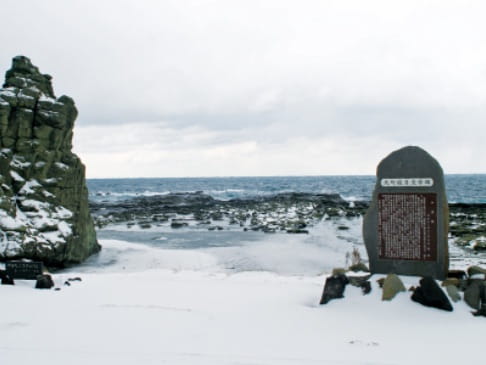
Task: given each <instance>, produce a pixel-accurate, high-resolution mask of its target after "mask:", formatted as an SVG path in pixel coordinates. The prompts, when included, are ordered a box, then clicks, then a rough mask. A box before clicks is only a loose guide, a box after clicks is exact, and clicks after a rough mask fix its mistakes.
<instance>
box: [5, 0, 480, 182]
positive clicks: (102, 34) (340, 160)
mask: <svg viewBox="0 0 486 365" xmlns="http://www.w3.org/2000/svg"><path fill="white" fill-rule="evenodd" d="M0 10H1V13H2V26H1V28H2V31H1V32H0V44H1V47H0V69H1V70H4V71H6V70H7V69H8V68H10V64H11V59H12V57H13V56H15V55H18V54H23V55H26V56H28V57H29V58H31V60H32V62H33V63H34V64H35V65H37V66H38V67H39V68H40V70H41V72H43V73H49V74H51V75H52V76H53V84H54V90H55V92H56V95H57V96H60V95H62V94H66V95H69V96H71V97H73V98H74V100H75V102H76V105H77V107H78V109H79V117H78V119H77V121H76V128H75V137H74V151H75V152H76V153H77V154H78V155H79V156H80V157H81V159H82V160H83V162H84V163H85V164H86V166H87V176H88V177H139V176H146V177H166V176H167V177H168V176H239V175H335V174H369V175H372V174H374V173H375V168H376V165H377V164H378V162H379V161H380V160H381V159H382V158H383V157H385V156H386V155H387V154H388V153H390V152H391V151H393V150H395V149H397V148H400V147H402V146H404V145H419V146H422V147H423V148H425V149H426V150H428V151H429V152H430V153H431V154H432V155H433V156H434V157H436V158H437V159H438V160H439V162H440V163H441V164H442V167H443V168H444V171H445V172H446V173H486V163H485V162H484V158H485V156H486V123H485V121H486V21H485V20H484V19H485V15H486V2H484V1H465V0H461V1H444V0H441V1H411V0H406V1H389V0H388V1H370V0H367V1H362V0H361V1H360V0H358V1H345V0H339V1H327V0H319V1H305V0H295V1H289V0H275V1H264V0H260V1H251V0H244V1H232V0H213V1H209V0H208V1H202V0H201V1H188V0H175V1H164V0H160V1H148V0H136V1H135V0H134V1H122V0H109V1H102V0H95V1H91V0H82V1H74V0H70V1H66V0H56V1H53V0H43V1H24V0H1V4H0Z"/></svg>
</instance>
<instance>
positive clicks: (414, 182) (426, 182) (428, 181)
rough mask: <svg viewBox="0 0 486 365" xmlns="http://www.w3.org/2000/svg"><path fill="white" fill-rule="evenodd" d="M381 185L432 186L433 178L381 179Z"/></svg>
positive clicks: (401, 186) (398, 186)
mask: <svg viewBox="0 0 486 365" xmlns="http://www.w3.org/2000/svg"><path fill="white" fill-rule="evenodd" d="M381 186H382V187H384V188H406V187H410V188H417V187H431V186H434V179H432V178H431V177H425V178H420V177H416V178H406V179H405V178H404V179H381Z"/></svg>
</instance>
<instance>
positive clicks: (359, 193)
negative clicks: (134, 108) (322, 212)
mask: <svg viewBox="0 0 486 365" xmlns="http://www.w3.org/2000/svg"><path fill="white" fill-rule="evenodd" d="M375 182H376V178H375V177H374V176H292V177H288V176H287V177H284V176H281V177H280V176H279V177H209V178H202V177H201V178H130V179H88V180H87V185H88V190H89V199H90V200H91V201H93V202H113V201H120V200H125V199H130V198H133V197H139V196H154V195H159V194H168V193H174V192H196V191H202V192H204V193H206V194H209V195H211V196H212V197H213V198H215V199H220V200H229V199H237V198H240V199H244V198H250V197H255V196H265V195H273V194H277V193H283V192H311V193H338V194H340V195H341V196H342V197H343V198H344V199H346V200H347V201H349V202H350V204H351V202H353V201H361V200H366V201H369V200H370V199H371V195H372V191H373V188H374V185H375ZM445 184H446V190H447V197H448V201H449V202H454V203H470V204H473V203H486V174H477V175H446V176H445ZM343 226H345V227H346V229H343ZM308 231H309V233H308V234H298V235H296V234H287V233H273V234H268V233H263V232H253V231H247V232H245V231H244V230H243V229H235V228H232V227H230V226H229V225H228V226H225V227H224V229H223V230H218V231H210V230H208V229H207V228H204V227H199V226H197V225H196V224H195V225H190V226H189V227H186V228H181V229H172V228H170V225H165V226H157V225H153V226H152V227H151V228H149V229H143V228H142V227H140V226H138V225H133V226H127V225H126V224H117V225H116V224H114V225H108V226H106V227H104V228H102V229H98V230H97V236H98V240H99V241H100V243H101V245H102V246H103V249H102V251H101V253H100V254H98V255H95V256H93V257H91V258H90V259H89V260H87V261H86V262H85V263H84V264H83V265H82V266H81V267H77V269H76V270H83V269H84V270H86V271H87V272H97V271H100V272H106V271H120V270H123V271H124V272H130V271H140V270H153V269H165V270H171V271H179V270H190V271H204V272H210V273H213V272H218V273H219V272H223V273H240V272H270V273H274V274H276V275H286V276H287V275H291V276H295V275H298V276H309V275H310V276H314V275H321V274H323V273H328V272H330V271H331V270H332V269H333V268H335V267H346V266H347V265H348V264H349V262H348V260H349V256H350V253H351V252H352V251H353V250H358V251H359V252H360V255H361V257H362V259H363V261H364V262H366V261H367V254H366V249H365V246H364V244H363V240H362V218H361V217H360V218H351V219H350V218H337V219H332V220H322V221H321V222H319V223H318V224H316V225H314V226H312V227H308ZM449 246H450V248H449V250H450V255H451V268H464V267H466V266H468V265H470V264H486V255H484V254H480V255H477V254H473V253H471V252H467V251H464V250H463V249H461V248H459V247H456V246H455V245H454V244H453V243H452V242H451V243H450V245H449Z"/></svg>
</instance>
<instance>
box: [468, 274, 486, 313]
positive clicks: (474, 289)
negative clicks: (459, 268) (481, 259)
mask: <svg viewBox="0 0 486 365" xmlns="http://www.w3.org/2000/svg"><path fill="white" fill-rule="evenodd" d="M483 286H484V282H483V281H482V280H471V281H470V283H469V285H468V287H467V288H466V290H465V291H464V301H465V302H466V303H467V304H468V305H469V306H470V307H471V308H473V309H479V308H480V307H481V289H482V287H483Z"/></svg>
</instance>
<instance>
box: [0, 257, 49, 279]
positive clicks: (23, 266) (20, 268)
mask: <svg viewBox="0 0 486 365" xmlns="http://www.w3.org/2000/svg"><path fill="white" fill-rule="evenodd" d="M43 268H44V264H43V263H42V262H23V261H8V262H7V263H6V265H5V269H6V271H7V274H8V275H9V276H10V277H11V278H12V279H25V280H35V279H37V275H42V270H43Z"/></svg>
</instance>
